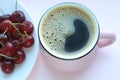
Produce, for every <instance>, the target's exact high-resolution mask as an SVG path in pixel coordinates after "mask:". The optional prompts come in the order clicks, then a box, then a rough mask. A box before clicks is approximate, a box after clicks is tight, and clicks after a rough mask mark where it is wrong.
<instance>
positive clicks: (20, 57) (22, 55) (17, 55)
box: [13, 50, 26, 64]
mask: <svg viewBox="0 0 120 80" xmlns="http://www.w3.org/2000/svg"><path fill="white" fill-rule="evenodd" d="M13 57H14V58H16V59H14V62H15V63H16V64H20V63H22V62H23V61H24V60H25V58H26V55H25V53H24V51H22V50H18V51H16V53H15V54H14V56H13Z"/></svg>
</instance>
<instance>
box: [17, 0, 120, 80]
mask: <svg viewBox="0 0 120 80" xmlns="http://www.w3.org/2000/svg"><path fill="white" fill-rule="evenodd" d="M19 1H21V2H22V3H23V5H24V6H25V7H26V8H27V9H28V10H29V11H30V13H31V15H32V17H33V19H34V20H35V24H36V25H38V23H39V20H40V18H41V16H42V15H43V13H44V12H45V11H46V10H47V9H49V8H50V7H51V6H53V5H55V4H57V3H61V2H77V3H80V4H82V5H84V6H86V7H88V8H89V9H90V10H92V12H93V13H94V14H95V15H96V17H97V19H98V21H99V25H100V28H101V30H102V31H107V30H111V31H113V32H115V34H116V36H117V40H116V42H115V43H114V44H113V45H111V46H108V47H105V48H101V49H99V50H98V53H96V54H97V55H96V58H95V59H94V61H93V62H92V64H91V65H90V66H89V67H88V68H87V69H86V70H84V71H82V72H78V73H63V72H58V71H55V70H53V69H50V68H49V67H48V66H47V67H46V66H45V65H44V62H42V57H41V54H39V55H38V58H37V60H36V64H35V66H34V68H33V70H32V71H31V73H30V75H29V76H28V79H27V80H120V76H119V75H120V0H19ZM37 27H38V26H35V28H37Z"/></svg>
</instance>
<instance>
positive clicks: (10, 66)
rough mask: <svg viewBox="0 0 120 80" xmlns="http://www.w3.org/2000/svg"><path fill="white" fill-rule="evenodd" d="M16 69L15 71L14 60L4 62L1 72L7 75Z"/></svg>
mask: <svg viewBox="0 0 120 80" xmlns="http://www.w3.org/2000/svg"><path fill="white" fill-rule="evenodd" d="M14 69H15V64H14V63H13V61H12V60H4V61H3V62H2V63H1V70H2V71H3V72H4V73H6V74H9V73H12V72H13V71H14Z"/></svg>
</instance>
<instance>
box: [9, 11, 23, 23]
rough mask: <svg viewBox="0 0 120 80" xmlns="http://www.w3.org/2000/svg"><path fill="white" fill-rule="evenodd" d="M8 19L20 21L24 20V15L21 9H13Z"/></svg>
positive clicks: (15, 21)
mask: <svg viewBox="0 0 120 80" xmlns="http://www.w3.org/2000/svg"><path fill="white" fill-rule="evenodd" d="M10 19H11V21H12V22H14V23H22V22H23V21H25V15H24V13H23V12H22V11H14V12H13V13H12V15H11V18H10Z"/></svg>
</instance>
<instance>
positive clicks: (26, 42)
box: [19, 35, 34, 48]
mask: <svg viewBox="0 0 120 80" xmlns="http://www.w3.org/2000/svg"><path fill="white" fill-rule="evenodd" d="M19 41H20V42H21V43H22V46H23V47H25V48H29V47H31V46H32V45H33V44H34V38H33V36H32V35H28V36H22V37H21V38H20V39H19Z"/></svg>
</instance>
